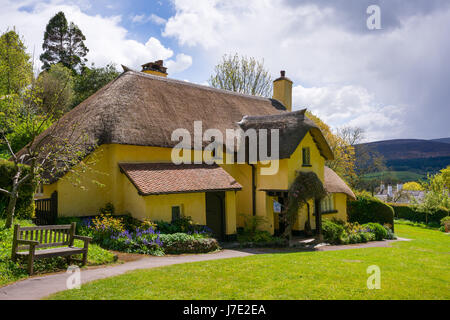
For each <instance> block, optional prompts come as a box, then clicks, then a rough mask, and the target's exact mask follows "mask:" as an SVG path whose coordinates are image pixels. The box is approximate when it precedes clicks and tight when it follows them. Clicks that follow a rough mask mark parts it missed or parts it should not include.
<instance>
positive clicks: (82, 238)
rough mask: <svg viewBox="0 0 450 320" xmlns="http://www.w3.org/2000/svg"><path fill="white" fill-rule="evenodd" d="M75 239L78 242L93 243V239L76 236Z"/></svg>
mask: <svg viewBox="0 0 450 320" xmlns="http://www.w3.org/2000/svg"><path fill="white" fill-rule="evenodd" d="M73 238H74V239H76V240H82V241H85V242H91V241H92V238H91V237H86V236H77V235H74V236H73Z"/></svg>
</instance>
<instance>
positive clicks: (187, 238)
mask: <svg viewBox="0 0 450 320" xmlns="http://www.w3.org/2000/svg"><path fill="white" fill-rule="evenodd" d="M160 237H161V241H162V243H163V250H164V252H165V253H168V254H180V253H207V252H211V251H215V250H218V249H220V247H219V243H218V242H217V240H216V239H213V238H195V237H194V236H192V235H189V234H186V233H173V234H161V235H160Z"/></svg>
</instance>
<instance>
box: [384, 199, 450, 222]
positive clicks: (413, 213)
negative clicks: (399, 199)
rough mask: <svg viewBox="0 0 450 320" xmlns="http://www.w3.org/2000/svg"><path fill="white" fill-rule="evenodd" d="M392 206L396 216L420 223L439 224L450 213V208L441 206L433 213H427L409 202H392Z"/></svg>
mask: <svg viewBox="0 0 450 320" xmlns="http://www.w3.org/2000/svg"><path fill="white" fill-rule="evenodd" d="M391 206H392V208H394V213H395V218H396V219H406V220H409V221H413V222H420V223H425V224H427V223H434V224H436V223H437V224H439V222H440V220H441V219H442V218H444V217H446V216H449V215H450V210H447V209H445V208H440V209H438V210H436V211H434V213H433V214H432V215H429V214H427V213H426V212H423V211H421V210H420V208H417V207H416V206H411V205H407V204H391Z"/></svg>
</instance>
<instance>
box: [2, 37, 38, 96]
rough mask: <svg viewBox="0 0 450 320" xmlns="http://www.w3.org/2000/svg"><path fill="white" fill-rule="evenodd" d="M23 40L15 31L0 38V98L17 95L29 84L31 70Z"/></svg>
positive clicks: (31, 74) (31, 75)
mask: <svg viewBox="0 0 450 320" xmlns="http://www.w3.org/2000/svg"><path fill="white" fill-rule="evenodd" d="M25 50H26V47H25V45H24V44H23V40H22V39H21V38H20V36H19V34H17V32H16V31H15V30H10V31H6V32H5V33H3V34H2V35H1V36H0V97H2V96H3V95H10V94H17V93H19V91H20V90H21V89H22V88H24V87H26V86H27V85H29V84H30V83H31V79H32V77H33V70H32V68H31V63H30V56H29V54H27V53H26V51H25Z"/></svg>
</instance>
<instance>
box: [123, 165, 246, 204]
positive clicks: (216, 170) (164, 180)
mask: <svg viewBox="0 0 450 320" xmlns="http://www.w3.org/2000/svg"><path fill="white" fill-rule="evenodd" d="M119 167H120V171H121V172H122V173H124V174H125V175H126V176H127V177H128V179H129V180H130V182H131V183H132V184H133V185H134V186H135V187H136V189H137V190H138V192H139V194H140V195H143V196H146V195H159V194H172V193H193V192H213V191H232V190H241V189H242V186H241V185H240V184H239V183H238V182H237V181H236V180H235V179H234V178H233V177H232V176H230V175H229V174H228V173H227V172H226V171H225V170H223V169H222V168H221V167H219V166H218V165H207V164H181V165H175V164H173V163H119Z"/></svg>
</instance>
